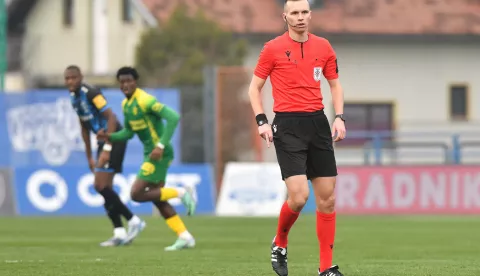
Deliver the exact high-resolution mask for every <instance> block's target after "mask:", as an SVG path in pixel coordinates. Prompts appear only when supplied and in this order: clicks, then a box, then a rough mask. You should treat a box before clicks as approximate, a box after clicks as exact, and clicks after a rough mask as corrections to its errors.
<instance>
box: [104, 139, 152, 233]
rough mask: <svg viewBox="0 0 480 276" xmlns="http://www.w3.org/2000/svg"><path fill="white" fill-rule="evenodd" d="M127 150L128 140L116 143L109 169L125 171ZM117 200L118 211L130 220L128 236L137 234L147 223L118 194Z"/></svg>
mask: <svg viewBox="0 0 480 276" xmlns="http://www.w3.org/2000/svg"><path fill="white" fill-rule="evenodd" d="M126 150H127V143H126V142H118V143H114V144H113V147H112V152H111V153H110V162H109V164H108V169H112V170H113V171H114V172H115V173H122V171H123V160H124V159H125V152H126ZM117 198H118V200H116V203H117V207H118V212H119V213H120V215H122V216H123V217H125V219H126V220H127V221H128V233H127V234H128V236H135V237H136V236H137V235H138V234H139V233H140V232H141V230H143V229H144V228H145V226H146V223H145V222H144V221H142V220H141V219H140V218H139V217H138V216H136V215H134V214H133V213H132V212H131V211H130V209H129V208H128V207H127V205H126V204H124V203H123V202H122V201H121V200H120V198H119V197H118V196H117Z"/></svg>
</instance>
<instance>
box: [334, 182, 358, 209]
mask: <svg viewBox="0 0 480 276" xmlns="http://www.w3.org/2000/svg"><path fill="white" fill-rule="evenodd" d="M341 180H342V184H341V185H337V196H336V204H337V205H340V206H344V207H348V208H355V207H357V205H358V202H357V199H356V198H355V194H356V193H357V192H358V188H359V184H358V181H357V180H358V179H357V177H356V176H355V175H354V174H345V175H342V178H341Z"/></svg>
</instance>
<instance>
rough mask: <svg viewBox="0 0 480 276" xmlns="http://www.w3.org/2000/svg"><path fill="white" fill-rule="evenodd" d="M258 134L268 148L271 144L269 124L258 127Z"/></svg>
mask: <svg viewBox="0 0 480 276" xmlns="http://www.w3.org/2000/svg"><path fill="white" fill-rule="evenodd" d="M258 134H260V136H261V137H262V138H263V139H264V140H265V141H267V147H270V144H271V142H272V141H273V133H272V127H271V126H270V124H263V125H261V126H259V127H258Z"/></svg>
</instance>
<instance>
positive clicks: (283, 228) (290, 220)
mask: <svg viewBox="0 0 480 276" xmlns="http://www.w3.org/2000/svg"><path fill="white" fill-rule="evenodd" d="M299 215H300V212H294V211H293V210H292V209H290V207H289V206H288V204H287V202H285V203H283V206H282V210H281V211H280V217H279V218H278V228H277V236H276V237H275V244H276V245H277V246H279V247H283V248H285V247H287V244H288V233H289V232H290V228H292V226H293V224H294V223H295V221H296V220H297V218H298V216H299ZM336 217H337V216H336V213H335V212H334V213H332V214H323V213H320V212H318V211H317V237H318V242H319V244H320V271H321V272H323V271H325V270H327V269H329V268H330V267H331V266H332V259H333V243H334V241H335V223H336Z"/></svg>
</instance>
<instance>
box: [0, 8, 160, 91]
mask: <svg viewBox="0 0 480 276" xmlns="http://www.w3.org/2000/svg"><path fill="white" fill-rule="evenodd" d="M8 13H9V22H8V23H9V26H8V29H9V39H10V41H9V58H10V61H9V69H10V70H9V71H10V74H9V76H7V85H8V84H10V88H11V87H12V86H13V87H14V88H17V89H18V88H22V86H24V87H25V86H27V87H28V86H29V84H32V85H35V86H38V85H41V86H58V85H61V84H62V83H63V80H62V77H61V76H62V74H63V70H64V69H65V68H66V66H68V65H71V64H75V65H78V66H80V67H81V68H82V70H83V72H84V74H85V75H86V76H87V77H90V79H92V78H95V79H94V80H93V81H92V82H93V83H96V84H102V83H105V84H109V83H111V82H112V80H111V78H112V76H113V75H114V73H115V71H116V70H117V69H118V68H119V67H121V66H124V65H130V64H132V63H133V61H134V55H135V47H136V45H137V42H138V40H139V38H140V34H141V32H142V31H143V30H144V29H145V26H148V25H150V26H154V25H156V22H157V21H156V19H155V18H154V17H153V16H152V15H151V14H150V12H149V11H148V10H147V9H146V8H145V6H144V5H143V2H142V1H140V0H82V1H74V0H13V1H12V2H11V3H10V4H9V7H8ZM19 72H21V73H19ZM15 80H16V81H15ZM22 81H26V83H25V82H24V85H19V84H21V83H22ZM8 88H9V87H7V90H8Z"/></svg>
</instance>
